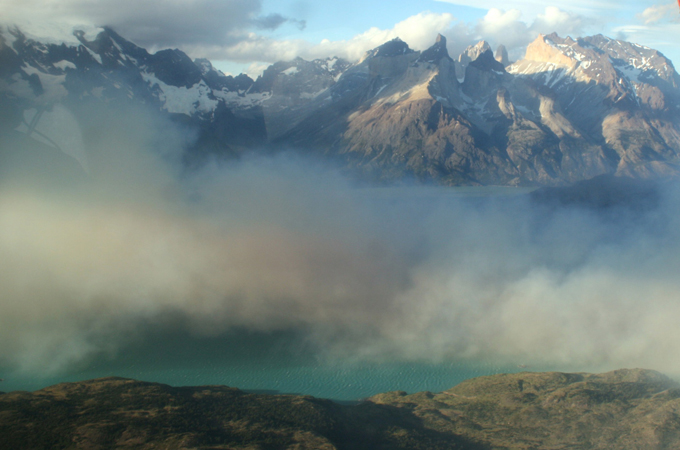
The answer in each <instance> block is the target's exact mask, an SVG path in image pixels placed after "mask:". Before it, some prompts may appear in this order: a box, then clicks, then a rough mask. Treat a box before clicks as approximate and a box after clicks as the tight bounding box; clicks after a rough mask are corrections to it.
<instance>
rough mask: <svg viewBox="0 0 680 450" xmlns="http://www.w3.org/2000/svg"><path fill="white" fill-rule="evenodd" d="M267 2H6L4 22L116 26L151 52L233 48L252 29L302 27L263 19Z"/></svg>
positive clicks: (0, 11) (0, 3) (1, 3)
mask: <svg viewBox="0 0 680 450" xmlns="http://www.w3.org/2000/svg"><path fill="white" fill-rule="evenodd" d="M261 3H262V2H261V0H164V1H162V2H160V1H158V0H0V17H2V21H3V22H10V23H17V24H19V25H22V24H24V23H26V22H31V23H34V24H41V26H42V24H45V23H66V24H71V25H80V24H82V23H87V24H94V25H97V26H111V27H112V28H114V29H115V30H116V31H117V32H119V33H120V34H121V35H122V36H123V37H125V38H127V39H130V40H132V41H133V42H135V43H137V44H138V45H141V46H143V47H146V48H149V49H152V50H153V49H159V48H167V47H181V48H183V47H185V46H192V45H211V44H212V45H233V44H235V43H236V42H238V41H239V40H241V39H242V37H243V34H244V33H245V32H247V30H248V29H250V28H260V29H263V28H266V29H272V28H277V27H278V26H281V25H282V24H284V23H286V22H293V24H294V25H295V26H298V27H299V26H301V22H300V21H296V20H294V19H290V18H286V17H283V16H281V15H280V14H270V15H268V16H265V17H261V16H259V14H260V11H261Z"/></svg>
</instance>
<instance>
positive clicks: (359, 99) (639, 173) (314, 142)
mask: <svg viewBox="0 0 680 450" xmlns="http://www.w3.org/2000/svg"><path fill="white" fill-rule="evenodd" d="M679 100H680V77H679V76H678V74H677V72H676V71H675V69H674V67H673V64H672V63H671V61H670V60H668V59H667V58H665V57H664V56H663V55H662V54H661V53H659V52H658V51H656V50H653V49H651V48H647V47H643V46H640V45H637V44H632V43H628V42H624V41H620V40H613V39H609V38H607V37H605V36H602V35H597V36H591V37H584V38H579V39H572V38H570V37H566V38H561V37H559V36H557V35H556V34H551V35H547V36H546V35H540V36H538V37H537V38H536V40H535V41H534V42H532V43H531V44H530V45H529V46H528V48H527V51H526V54H525V56H524V58H523V59H521V60H519V61H515V62H512V63H511V62H510V61H508V57H507V51H506V50H505V48H504V47H502V46H501V47H499V48H498V49H497V50H496V53H495V55H494V53H493V52H492V49H491V48H490V46H489V45H488V43H486V42H484V41H481V42H479V43H478V44H476V45H474V46H471V47H469V48H468V49H467V50H465V51H464V52H463V53H462V54H461V55H459V56H458V57H457V58H456V59H454V58H452V57H451V55H449V52H448V50H447V45H446V39H445V38H444V37H443V36H441V35H439V36H438V37H437V39H436V41H435V42H434V44H433V45H432V46H431V47H430V48H428V49H426V50H424V51H422V52H420V51H414V50H412V49H411V48H409V46H408V44H407V43H405V42H403V41H401V40H400V39H398V38H397V39H394V40H392V41H389V42H386V43H384V44H383V45H381V46H379V47H377V48H375V49H373V50H371V51H369V52H367V53H366V54H365V55H364V57H363V58H362V59H361V60H360V61H358V62H355V63H350V62H348V61H345V60H343V59H340V58H327V59H317V60H314V61H305V60H303V59H300V58H297V59H295V60H292V61H285V62H277V63H275V64H273V65H271V66H269V67H268V68H267V69H266V70H265V71H264V73H263V74H262V75H261V76H260V77H258V78H257V79H256V80H253V79H251V78H250V77H248V76H247V75H243V74H242V75H239V76H236V77H233V76H228V75H224V74H223V73H221V72H220V71H218V70H216V69H215V68H214V67H213V66H212V64H211V63H210V61H208V60H206V59H196V60H193V61H192V60H191V58H189V57H188V56H187V55H186V54H185V53H183V52H182V51H180V50H177V49H174V50H170V49H169V50H161V51H158V52H156V53H153V54H151V53H149V52H148V51H147V50H145V49H143V48H141V47H139V46H137V45H135V44H133V43H132V42H130V41H128V40H126V39H125V38H123V37H122V36H120V35H119V34H117V33H116V32H115V31H114V30H112V29H110V28H102V29H99V30H98V32H97V33H91V32H90V33H85V32H83V31H76V32H74V36H73V37H72V39H71V40H69V41H68V42H62V43H59V42H58V41H53V42H41V41H40V40H38V39H34V38H31V37H29V36H27V35H26V34H24V33H23V32H22V30H21V29H20V28H18V27H12V26H4V27H2V35H1V37H0V101H1V102H0V103H1V104H0V114H1V115H2V118H3V121H2V122H3V125H2V126H1V129H0V130H2V131H3V132H4V133H5V134H7V133H11V134H13V135H16V133H24V134H25V135H30V136H32V137H33V138H35V139H38V140H40V141H42V144H43V145H46V146H48V147H49V146H52V147H57V148H60V149H61V150H63V151H64V152H66V153H67V154H69V155H70V156H71V157H73V158H75V159H76V160H78V161H79V162H80V164H81V165H83V166H85V165H86V160H87V156H86V155H87V151H88V150H87V147H88V142H87V133H84V132H82V128H83V127H86V126H85V125H83V124H84V123H92V122H93V120H92V117H91V116H92V111H93V110H96V108H95V106H97V107H101V106H102V105H103V106H105V107H106V108H107V109H109V110H115V108H125V107H129V106H131V105H134V106H141V107H144V108H146V109H148V110H152V111H155V112H157V113H159V114H162V115H164V116H167V117H169V118H170V119H171V120H173V121H174V122H175V123H177V124H178V125H181V126H182V127H185V128H188V129H191V130H193V136H194V139H193V140H192V141H191V143H190V145H188V146H187V149H186V160H187V161H189V162H190V163H197V162H200V161H201V160H202V159H203V158H205V157H206V156H214V155H217V156H219V157H226V158H229V157H238V156H239V155H242V154H244V153H247V152H258V151H280V150H281V149H289V150H294V151H297V152H303V153H305V154H308V155H314V156H320V157H324V158H329V159H332V160H334V161H337V162H339V164H340V165H341V166H342V167H344V168H345V169H347V170H348V171H351V172H352V173H355V174H359V175H360V176H362V177H366V178H369V179H372V180H379V181H386V182H394V181H399V180H404V179H412V180H418V181H421V182H426V183H435V184H444V185H510V186H512V185H545V186H555V185H565V184H569V183H573V182H576V181H579V180H584V179H589V178H592V177H594V176H597V175H602V174H614V175H619V176H629V177H634V178H656V177H666V176H672V175H675V174H677V172H678V170H679V168H680V165H679V163H680V156H679V152H680V121H679V118H680V102H679ZM50 114H52V117H51V119H50ZM55 115H62V116H63V115H68V120H66V119H64V118H63V117H61V118H59V117H57V118H56V119H55V117H54V116H55ZM48 119H50V120H52V121H53V122H54V121H55V120H57V119H59V120H57V121H58V122H59V121H60V123H62V124H65V123H71V124H76V125H79V126H77V127H76V128H79V129H80V130H81V134H82V135H83V138H82V142H75V143H74V140H73V135H74V134H75V132H74V130H73V129H69V126H65V125H64V126H61V127H59V128H60V129H62V130H63V131H62V133H63V135H62V136H59V132H57V133H56V134H55V133H54V132H53V133H52V135H51V136H50V135H49V133H47V132H46V131H45V130H42V131H41V126H43V125H42V124H41V121H49V120H48ZM47 128H49V127H47ZM65 135H66V136H65ZM70 147H73V148H70ZM75 147H80V149H77V148H76V149H74V148H75Z"/></svg>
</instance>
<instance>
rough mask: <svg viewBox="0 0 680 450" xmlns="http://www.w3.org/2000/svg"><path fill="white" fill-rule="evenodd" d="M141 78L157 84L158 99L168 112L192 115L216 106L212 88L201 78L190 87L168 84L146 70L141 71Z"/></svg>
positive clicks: (151, 84)
mask: <svg viewBox="0 0 680 450" xmlns="http://www.w3.org/2000/svg"><path fill="white" fill-rule="evenodd" d="M142 78H144V81H146V82H147V83H149V86H151V87H154V86H158V88H159V90H160V92H159V94H158V98H159V100H160V101H161V102H162V103H163V109H165V110H166V111H168V112H170V113H177V114H186V115H187V116H192V115H194V114H196V113H209V112H212V111H214V110H215V108H217V104H218V103H219V102H218V101H217V100H216V99H214V98H212V90H211V89H210V88H209V87H208V85H206V84H205V82H204V81H203V80H201V81H200V82H199V83H196V84H194V85H193V86H191V87H190V88H186V87H184V86H182V87H177V86H170V85H168V84H165V83H163V82H162V81H161V80H159V79H158V78H156V76H155V75H153V74H150V73H148V72H142Z"/></svg>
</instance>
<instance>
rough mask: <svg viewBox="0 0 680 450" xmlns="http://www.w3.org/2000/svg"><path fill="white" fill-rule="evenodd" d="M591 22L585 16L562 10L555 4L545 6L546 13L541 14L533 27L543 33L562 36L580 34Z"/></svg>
mask: <svg viewBox="0 0 680 450" xmlns="http://www.w3.org/2000/svg"><path fill="white" fill-rule="evenodd" d="M587 22H589V21H588V20H587V19H586V18H584V17H583V16H579V15H577V14H573V13H569V12H566V11H562V10H561V9H559V8H557V7H555V6H548V7H546V8H545V13H544V14H539V15H538V17H537V18H536V20H535V21H534V23H533V24H532V26H531V29H532V30H534V31H537V32H539V33H542V34H550V33H553V32H554V33H557V34H559V35H560V36H567V35H576V36H578V35H580V34H581V33H582V32H583V28H584V25H586V24H587Z"/></svg>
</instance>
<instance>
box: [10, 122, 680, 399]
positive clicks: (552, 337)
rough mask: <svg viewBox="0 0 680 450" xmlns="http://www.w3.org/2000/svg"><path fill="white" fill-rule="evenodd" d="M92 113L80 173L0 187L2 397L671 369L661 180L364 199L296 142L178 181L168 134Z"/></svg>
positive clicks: (421, 384) (336, 390) (672, 237)
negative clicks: (568, 192) (83, 386)
mask: <svg viewBox="0 0 680 450" xmlns="http://www.w3.org/2000/svg"><path fill="white" fill-rule="evenodd" d="M103 114H108V115H105V116H104V117H106V119H107V120H106V124H107V126H106V127H102V128H99V129H98V130H99V132H98V134H96V135H93V136H88V137H87V139H88V141H87V148H88V150H89V153H88V161H87V164H88V168H89V176H87V177H84V178H83V180H81V181H78V182H74V181H73V180H72V179H71V178H70V175H69V174H64V173H61V174H60V173H59V172H58V171H55V168H54V167H45V168H43V169H44V171H45V172H44V173H42V172H35V171H34V170H33V169H35V167H33V166H31V165H30V164H28V163H27V164H23V165H22V164H17V169H16V170H14V171H13V172H11V174H10V175H8V176H5V177H4V178H3V181H2V189H0V254H2V255H3V259H2V260H1V261H0V276H1V277H2V280H1V282H2V286H3V304H2V314H1V315H0V368H1V369H2V372H1V373H0V377H1V378H5V379H6V381H4V382H3V384H2V390H10V389H34V388H37V387H41V386H45V385H47V384H51V383H54V382H57V381H62V380H69V379H71V380H73V379H83V378H90V377H93V376H104V375H118V376H130V377H135V378H141V379H146V380H149V381H163V382H168V383H171V384H205V383H220V384H228V385H234V386H236V387H242V388H247V389H271V390H278V391H283V392H291V391H292V392H303V393H310V394H315V395H321V396H328V397H333V398H340V399H348V398H352V399H354V398H358V397H364V396H366V395H370V394H373V393H376V392H379V391H385V390H394V389H403V390H407V391H414V390H421V389H429V390H439V389H445V388H448V387H451V386H453V385H454V384H456V383H457V382H459V381H461V380H462V379H465V378H468V377H470V376H476V375H480V374H488V373H495V372H498V371H512V370H521V368H520V367H518V366H520V365H522V366H524V365H526V366H529V368H531V369H536V370H546V369H555V370H573V371H580V370H607V369H614V368H619V367H645V368H651V369H658V370H661V371H664V372H666V373H668V374H669V375H676V374H678V373H680V366H679V365H678V363H677V358H675V356H676V355H677V354H678V352H679V351H680V331H679V330H678V327H677V324H676V321H675V318H676V317H677V316H678V314H679V313H680V302H678V292H680V286H679V284H680V281H678V279H679V277H677V273H678V269H679V268H680V257H679V256H678V255H680V251H679V250H680V231H679V230H680V226H678V225H679V222H680V220H679V219H680V216H679V215H678V211H680V196H678V189H677V186H676V185H674V184H672V183H658V184H653V185H651V186H653V187H650V188H646V189H647V190H646V191H644V192H643V194H644V195H640V192H638V191H635V190H632V191H630V192H624V193H623V195H618V197H617V196H616V195H614V197H615V198H614V200H613V201H608V200H607V199H606V198H605V199H604V200H602V199H601V198H600V200H598V202H599V203H598V202H595V203H592V202H590V203H589V202H588V201H586V202H583V201H576V202H564V201H561V200H559V201H558V200H556V199H551V198H550V197H548V198H543V199H540V198H538V199H537V198H534V197H531V196H529V195H524V194H526V191H523V190H517V189H512V188H510V189H501V188H486V189H481V190H480V189H479V188H461V189H448V188H430V187H418V186H415V185H408V184H407V183H405V184H403V185H401V186H398V187H395V188H389V189H388V188H375V189H368V188H365V187H358V186H357V183H355V182H354V181H353V180H352V179H350V178H348V177H347V176H345V175H343V174H342V173H340V172H339V171H337V170H335V169H334V168H333V167H329V166H328V165H327V164H326V163H320V162H319V161H316V160H313V159H311V158H309V157H300V156H296V155H293V154H281V155H277V156H266V157H265V156H260V157H244V158H242V159H241V160H239V161H230V162H224V161H213V162H209V163H208V164H206V165H205V166H203V167H201V168H198V169H194V170H192V171H187V170H185V169H183V168H182V166H181V164H180V161H181V155H182V153H181V152H182V143H183V142H186V141H187V139H190V136H187V135H184V134H183V132H182V130H178V129H177V128H176V127H175V128H173V127H172V126H171V125H170V124H165V123H163V122H162V120H161V119H159V118H157V117H149V116H147V115H145V114H144V113H143V112H137V111H133V112H131V113H128V114H113V113H111V112H104V113H103ZM17 142H19V143H18V144H16V143H15V144H13V145H18V146H19V147H21V145H22V144H21V141H17ZM24 150H26V151H24ZM16 155H19V158H21V155H29V153H28V150H27V149H23V148H18V149H17V152H16ZM27 168H30V169H31V170H28V169H27ZM489 190H490V191H491V192H492V193H493V195H477V194H479V193H484V194H488V193H489V192H488V191H489ZM508 192H512V194H514V195H500V194H507V193H508ZM595 192H596V193H597V194H598V195H596V196H595V197H596V198H599V197H602V195H600V194H602V193H603V192H604V193H605V194H606V192H605V191H601V190H598V189H595ZM460 193H464V194H465V195H462V196H461V195H459V194H460ZM614 193H615V192H614ZM471 194H474V195H471ZM591 194H592V192H591ZM628 194H631V195H628ZM607 195H608V194H607ZM576 197H577V198H580V197H579V196H576ZM581 197H582V196H581ZM605 197H606V195H605ZM585 198H586V199H587V198H588V196H587V195H586V197H585ZM355 385H356V386H359V387H358V388H355V387H354V386H355Z"/></svg>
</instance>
